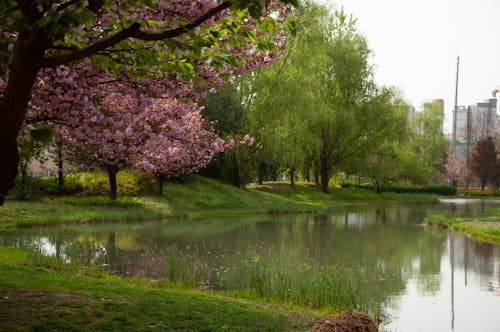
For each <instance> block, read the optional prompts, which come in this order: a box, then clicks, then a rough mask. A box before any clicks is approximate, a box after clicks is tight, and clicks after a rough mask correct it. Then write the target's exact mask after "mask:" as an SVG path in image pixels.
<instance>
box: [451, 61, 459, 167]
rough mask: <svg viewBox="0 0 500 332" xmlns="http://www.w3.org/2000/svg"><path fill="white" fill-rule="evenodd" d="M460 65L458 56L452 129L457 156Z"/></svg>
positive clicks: (453, 150) (453, 153)
mask: <svg viewBox="0 0 500 332" xmlns="http://www.w3.org/2000/svg"><path fill="white" fill-rule="evenodd" d="M459 67H460V57H459V56H458V57H457V80H456V84H455V110H454V111H453V131H452V134H451V135H452V140H453V149H452V156H453V158H455V152H456V151H455V150H456V146H457V112H458V106H457V100H458V71H459Z"/></svg>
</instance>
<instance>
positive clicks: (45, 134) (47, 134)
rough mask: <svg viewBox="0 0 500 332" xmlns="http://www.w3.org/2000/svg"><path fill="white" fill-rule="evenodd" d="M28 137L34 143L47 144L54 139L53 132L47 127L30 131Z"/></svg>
mask: <svg viewBox="0 0 500 332" xmlns="http://www.w3.org/2000/svg"><path fill="white" fill-rule="evenodd" d="M30 135H31V137H32V138H33V140H34V141H36V142H40V143H49V142H50V141H51V140H52V138H53V137H54V135H55V131H54V129H52V128H49V127H40V128H35V129H32V130H31V132H30Z"/></svg>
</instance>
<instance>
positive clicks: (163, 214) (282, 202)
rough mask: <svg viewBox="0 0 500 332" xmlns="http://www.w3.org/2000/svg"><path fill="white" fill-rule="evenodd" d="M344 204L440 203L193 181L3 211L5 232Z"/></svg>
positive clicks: (415, 197) (420, 197)
mask: <svg viewBox="0 0 500 332" xmlns="http://www.w3.org/2000/svg"><path fill="white" fill-rule="evenodd" d="M339 201H342V202H343V203H345V202H349V201H355V202H360V201H362V202H376V203H380V202H392V203H393V202H402V203H418V204H429V203H437V202H438V198H437V196H435V195H429V194H395V193H382V194H377V193H375V192H372V191H367V190H362V189H354V188H332V189H331V190H330V193H328V194H324V193H322V192H320V191H319V190H318V189H317V188H316V187H315V186H312V185H308V184H300V185H297V186H296V187H295V188H294V189H292V188H290V186H289V185H288V184H284V183H275V184H268V185H263V186H253V187H250V188H248V189H240V188H235V187H233V186H231V185H227V184H224V183H221V182H219V181H216V180H211V179H207V178H203V177H200V176H191V177H189V180H188V181H187V182H186V183H168V184H166V186H165V189H164V194H163V196H162V197H159V196H142V197H130V196H121V197H120V198H119V199H118V200H117V201H111V200H109V199H108V198H106V197H103V196H90V197H89V196H83V197H80V196H56V197H55V198H54V197H52V196H46V197H44V198H43V199H41V200H38V201H29V202H19V201H12V200H10V201H7V202H6V203H5V205H4V206H2V207H0V230H1V229H9V228H15V227H29V226H37V225H52V224H58V223H88V222H102V221H119V220H148V219H161V218H173V217H199V216H211V215H241V214H256V213H290V212H311V211H327V210H332V209H335V208H337V207H338V206H339V205H340V204H342V203H339Z"/></svg>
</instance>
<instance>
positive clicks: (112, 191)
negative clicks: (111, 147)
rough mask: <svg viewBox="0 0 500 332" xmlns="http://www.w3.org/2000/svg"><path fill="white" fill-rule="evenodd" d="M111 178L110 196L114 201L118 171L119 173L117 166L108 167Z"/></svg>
mask: <svg viewBox="0 0 500 332" xmlns="http://www.w3.org/2000/svg"><path fill="white" fill-rule="evenodd" d="M107 170H108V178H109V198H111V199H112V200H113V201H114V200H116V191H117V190H116V173H118V168H117V167H109V168H108V169H107Z"/></svg>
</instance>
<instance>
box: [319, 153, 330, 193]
mask: <svg viewBox="0 0 500 332" xmlns="http://www.w3.org/2000/svg"><path fill="white" fill-rule="evenodd" d="M319 162H320V170H319V173H320V178H321V191H322V192H324V193H328V182H330V169H329V167H328V160H327V159H326V157H324V156H321V157H320V161H319Z"/></svg>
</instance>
